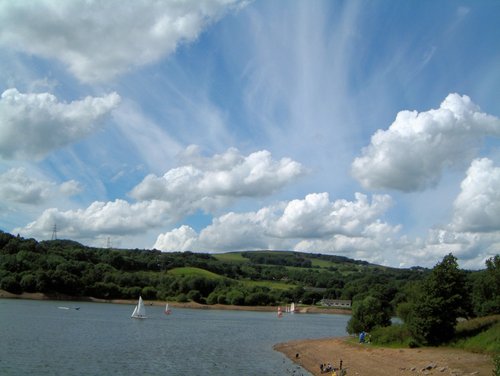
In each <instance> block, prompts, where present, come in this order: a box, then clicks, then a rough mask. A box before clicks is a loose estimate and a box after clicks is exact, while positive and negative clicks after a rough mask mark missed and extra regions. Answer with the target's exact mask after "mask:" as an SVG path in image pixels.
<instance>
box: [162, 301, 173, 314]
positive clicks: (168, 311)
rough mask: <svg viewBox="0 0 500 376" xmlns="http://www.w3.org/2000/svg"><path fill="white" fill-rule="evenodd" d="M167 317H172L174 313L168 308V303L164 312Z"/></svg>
mask: <svg viewBox="0 0 500 376" xmlns="http://www.w3.org/2000/svg"><path fill="white" fill-rule="evenodd" d="M164 313H165V315H170V314H171V313H172V311H171V310H170V309H169V308H168V303H167V304H165V311H164Z"/></svg>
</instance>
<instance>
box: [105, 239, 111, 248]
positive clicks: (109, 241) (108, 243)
mask: <svg viewBox="0 0 500 376" xmlns="http://www.w3.org/2000/svg"><path fill="white" fill-rule="evenodd" d="M106 248H108V249H110V248H111V239H110V238H109V236H108V241H107V243H106Z"/></svg>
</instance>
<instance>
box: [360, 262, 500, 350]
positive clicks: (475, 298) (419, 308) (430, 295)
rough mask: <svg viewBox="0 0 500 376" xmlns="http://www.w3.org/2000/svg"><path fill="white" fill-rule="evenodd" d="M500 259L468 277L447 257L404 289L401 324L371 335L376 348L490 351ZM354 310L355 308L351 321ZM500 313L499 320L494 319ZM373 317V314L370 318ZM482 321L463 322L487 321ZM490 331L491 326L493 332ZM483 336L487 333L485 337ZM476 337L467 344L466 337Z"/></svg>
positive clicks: (399, 308) (494, 339)
mask: <svg viewBox="0 0 500 376" xmlns="http://www.w3.org/2000/svg"><path fill="white" fill-rule="evenodd" d="M499 261H500V256H499V255H496V256H494V257H492V258H490V259H489V260H487V261H486V267H487V268H486V270H482V271H478V272H474V273H473V272H466V271H463V270H460V269H459V268H458V264H457V259H456V258H455V257H454V256H453V255H452V254H448V255H447V256H445V257H444V258H443V260H442V261H441V262H440V263H438V264H437V265H436V266H435V267H434V268H433V269H432V271H431V272H430V273H429V274H428V275H427V276H426V278H425V279H424V280H422V281H416V282H415V283H409V284H407V285H406V287H405V289H404V292H403V294H402V295H403V296H404V300H402V301H401V302H400V303H399V305H398V306H397V314H398V316H399V317H400V318H401V319H402V320H403V322H404V323H403V324H401V325H394V326H392V327H389V328H381V326H383V325H379V327H378V328H377V329H376V330H375V331H374V332H373V339H374V341H375V342H376V343H378V344H388V343H393V344H406V345H410V346H418V345H440V344H443V343H450V342H454V341H457V340H459V341H462V343H465V345H464V347H469V348H474V347H475V346H476V347H477V348H483V349H492V350H491V351H494V349H495V348H496V349H497V350H496V351H498V345H497V346H496V347H495V345H492V344H493V343H496V342H498V339H499V337H498V333H496V332H498V330H497V329H495V328H498V324H499V323H498V321H499V317H500V316H498V313H500V309H499V305H498V294H499V293H500V289H499V285H498V284H497V283H498V281H499V279H500V274H499V272H500V268H499V264H500V263H499ZM354 311H355V309H353V317H355V314H354ZM494 314H497V315H496V316H491V315H494ZM372 315H373V314H372ZM487 315H490V316H488V317H486V318H484V319H480V320H478V319H476V320H467V321H463V322H461V321H460V320H459V319H464V318H471V317H475V316H482V317H484V316H487ZM490 326H491V327H492V328H491V329H490ZM483 332H485V333H483ZM468 337H474V339H473V340H467V341H464V340H463V339H464V338H468Z"/></svg>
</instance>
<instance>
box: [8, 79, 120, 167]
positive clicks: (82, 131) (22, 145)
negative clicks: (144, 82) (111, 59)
mask: <svg viewBox="0 0 500 376" xmlns="http://www.w3.org/2000/svg"><path fill="white" fill-rule="evenodd" d="M119 102H120V96H119V95H118V94H116V93H111V94H108V95H106V96H104V97H86V98H84V99H82V100H79V101H73V102H70V103H65V102H59V101H58V100H57V98H56V97H55V96H54V95H52V94H50V93H38V94H32V93H28V94H23V93H20V92H19V91H18V90H17V89H14V88H13V89H8V90H6V91H4V92H3V93H2V96H1V98H0V157H1V158H3V159H18V160H30V159H35V160H40V159H42V158H43V157H45V156H46V155H47V154H49V153H50V152H51V151H52V150H54V149H57V148H61V147H64V146H66V145H68V144H70V143H73V142H76V141H78V140H80V139H82V138H84V137H86V136H88V135H90V134H92V133H93V132H95V131H96V130H97V129H99V128H100V127H101V126H102V125H101V120H102V119H103V117H105V116H106V115H107V114H109V113H110V111H111V110H113V109H114V108H115V107H116V106H117V105H118V104H119Z"/></svg>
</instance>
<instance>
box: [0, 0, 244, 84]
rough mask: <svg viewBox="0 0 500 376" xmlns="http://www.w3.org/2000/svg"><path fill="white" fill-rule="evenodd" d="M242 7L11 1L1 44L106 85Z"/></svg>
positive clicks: (1, 24) (199, 1)
mask: <svg viewBox="0 0 500 376" xmlns="http://www.w3.org/2000/svg"><path fill="white" fill-rule="evenodd" d="M238 3H239V2H238V1H237V0H191V1H176V0H163V1H132V2H127V3H123V2H122V1H119V0H107V1H92V2H89V1H82V0H77V1H62V2H61V1H53V0H39V1H35V2H27V1H6V2H3V3H2V5H1V6H0V44H3V45H7V46H9V47H12V48H14V49H16V50H20V51H23V52H26V53H28V54H34V55H38V56H41V57H44V58H49V59H57V60H60V61H62V62H63V63H64V64H65V65H66V66H67V67H68V69H69V70H70V71H71V72H72V73H73V74H74V75H75V76H76V77H77V78H78V79H79V80H81V81H83V82H97V81H104V80H108V79H111V78H113V77H114V76H116V75H118V74H121V73H123V72H125V71H127V70H129V69H130V68H131V67H134V66H142V65H145V64H149V63H152V62H155V61H158V60H159V59H160V58H162V57H164V56H167V55H168V54H170V53H172V52H173V51H175V49H176V47H177V46H178V45H179V43H182V42H190V41H193V40H195V39H196V38H197V37H198V35H199V34H200V33H201V32H202V31H203V29H204V28H205V27H206V26H207V25H208V24H210V23H211V22H214V21H216V20H218V19H219V18H220V17H222V16H223V15H224V13H225V12H226V11H227V10H229V9H234V8H237V7H238V6H240V5H239V4H238ZM243 5H244V3H243Z"/></svg>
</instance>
